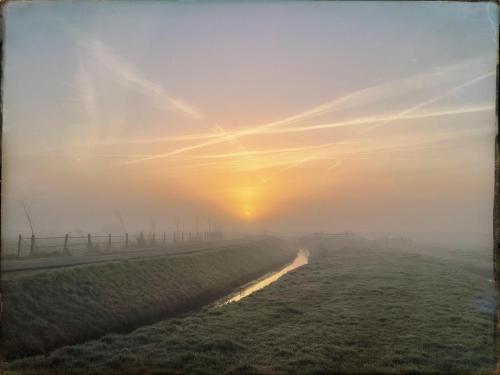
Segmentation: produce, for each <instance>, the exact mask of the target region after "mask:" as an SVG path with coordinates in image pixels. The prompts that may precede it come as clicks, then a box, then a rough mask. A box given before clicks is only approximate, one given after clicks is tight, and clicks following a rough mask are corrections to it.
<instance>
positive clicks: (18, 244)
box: [17, 235, 23, 258]
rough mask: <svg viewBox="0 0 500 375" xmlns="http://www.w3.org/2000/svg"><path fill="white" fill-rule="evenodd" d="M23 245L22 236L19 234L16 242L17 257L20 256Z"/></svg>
mask: <svg viewBox="0 0 500 375" xmlns="http://www.w3.org/2000/svg"><path fill="white" fill-rule="evenodd" d="M22 246H23V238H22V237H21V235H19V242H18V243H17V257H18V258H19V257H21V247H22Z"/></svg>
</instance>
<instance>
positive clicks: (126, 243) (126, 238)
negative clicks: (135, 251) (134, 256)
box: [125, 233, 128, 249]
mask: <svg viewBox="0 0 500 375" xmlns="http://www.w3.org/2000/svg"><path fill="white" fill-rule="evenodd" d="M125 249H128V233H125Z"/></svg>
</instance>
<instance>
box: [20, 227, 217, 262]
mask: <svg viewBox="0 0 500 375" xmlns="http://www.w3.org/2000/svg"><path fill="white" fill-rule="evenodd" d="M222 238H223V235H222V232H218V231H217V232H214V231H211V232H183V231H179V232H177V231H174V232H172V233H169V234H167V232H163V233H159V234H158V233H148V234H144V233H143V232H139V233H138V234H136V235H132V236H131V235H129V233H124V234H111V233H108V234H104V235H103V234H97V235H95V234H94V235H93V234H91V233H89V234H87V235H72V234H70V233H67V234H65V235H64V236H54V237H40V236H35V235H31V236H27V237H23V236H22V235H19V237H18V240H17V257H21V255H25V254H26V252H27V251H28V254H29V256H33V255H35V254H37V253H54V254H59V253H60V252H62V253H63V254H68V255H69V254H72V253H78V252H89V253H92V252H101V251H112V250H113V249H121V250H123V249H141V248H151V247H165V246H167V244H175V243H181V242H201V241H213V240H221V239H222Z"/></svg>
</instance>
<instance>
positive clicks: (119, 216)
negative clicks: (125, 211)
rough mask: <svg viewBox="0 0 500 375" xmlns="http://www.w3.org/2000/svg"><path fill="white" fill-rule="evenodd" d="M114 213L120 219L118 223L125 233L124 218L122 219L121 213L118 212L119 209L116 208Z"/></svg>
mask: <svg viewBox="0 0 500 375" xmlns="http://www.w3.org/2000/svg"><path fill="white" fill-rule="evenodd" d="M115 214H116V217H117V218H118V220H119V221H120V224H121V225H122V229H123V233H127V227H126V226H125V220H123V216H122V214H121V213H120V211H119V210H116V211H115Z"/></svg>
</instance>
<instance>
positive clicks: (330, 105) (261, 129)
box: [122, 60, 491, 165]
mask: <svg viewBox="0 0 500 375" xmlns="http://www.w3.org/2000/svg"><path fill="white" fill-rule="evenodd" d="M474 61H477V60H474ZM468 64H470V62H468ZM464 65H465V66H467V64H466V63H461V64H455V65H451V66H447V67H445V68H442V69H441V70H438V71H437V72H432V73H426V74H422V73H421V74H419V75H417V76H414V77H413V78H412V77H410V78H406V79H403V80H400V81H396V82H405V84H406V85H408V82H413V83H414V81H417V82H420V81H422V80H423V81H425V82H427V81H428V80H429V77H431V78H435V79H437V78H439V76H441V75H442V74H443V72H447V71H453V70H456V69H458V68H457V67H463V66H464ZM489 74H491V73H488V75H489ZM415 77H418V78H415ZM423 77H426V78H427V79H423ZM482 78H484V77H482ZM482 78H481V77H476V78H475V79H473V80H471V81H469V82H467V83H465V84H462V85H460V86H458V87H456V88H454V89H452V90H451V91H450V92H449V93H447V95H449V94H450V93H452V92H454V91H457V90H458V89H460V88H462V87H464V86H466V85H469V84H471V83H473V82H476V81H477V80H479V79H482ZM420 84H422V83H420ZM427 84H428V83H427ZM394 85H395V83H394V82H391V83H390V84H387V83H386V84H382V85H378V86H374V87H370V88H366V89H362V90H358V91H356V92H354V93H351V94H349V95H346V96H344V97H341V98H338V99H334V100H333V101H330V102H327V103H325V104H322V105H320V106H317V107H314V108H312V109H310V110H308V111H304V112H301V113H299V114H297V115H294V116H289V117H287V118H284V119H281V120H277V121H274V122H271V123H267V124H264V125H260V126H257V127H255V128H250V129H244V130H240V131H235V132H232V133H227V134H224V135H221V136H217V137H215V138H212V139H209V140H207V141H205V142H201V143H198V144H195V145H192V146H187V147H183V148H180V149H177V150H173V151H170V152H167V153H162V154H157V155H155V156H152V157H148V158H140V159H136V160H132V161H128V162H126V163H123V164H133V163H140V162H145V161H150V160H154V159H159V158H166V157H170V156H172V155H177V154H179V153H183V152H186V151H192V150H196V149H199V148H203V147H207V146H210V145H215V144H219V143H222V142H227V141H228V140H230V139H234V138H240V137H243V136H249V135H260V134H266V133H267V132H268V131H269V130H270V129H274V128H277V127H280V126H284V125H289V124H291V123H293V122H295V121H298V120H299V119H304V118H307V117H310V116H315V115H317V114H320V113H324V112H325V111H327V110H328V111H330V110H333V109H334V108H336V106H338V105H340V104H341V103H345V102H346V101H349V100H352V99H353V98H356V97H359V96H363V95H365V94H366V93H370V92H372V91H375V92H376V91H377V90H380V89H381V88H383V90H382V92H384V93H385V91H389V92H392V91H391V90H393V89H394ZM403 86H404V85H403ZM384 90H385V91H384ZM441 98H442V96H440V97H439V98H433V99H432V100H429V101H426V102H424V103H421V104H419V105H417V106H415V107H412V108H410V109H408V110H405V111H403V112H400V113H399V114H397V115H396V116H395V117H394V118H391V120H390V121H394V120H396V119H400V118H401V117H403V116H405V115H406V114H408V113H411V112H412V111H415V110H416V109H418V108H421V107H423V106H424V105H427V104H430V103H432V102H434V101H437V100H439V99H441ZM371 99H372V100H373V98H371ZM387 122H389V121H387ZM123 164H122V165H123Z"/></svg>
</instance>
